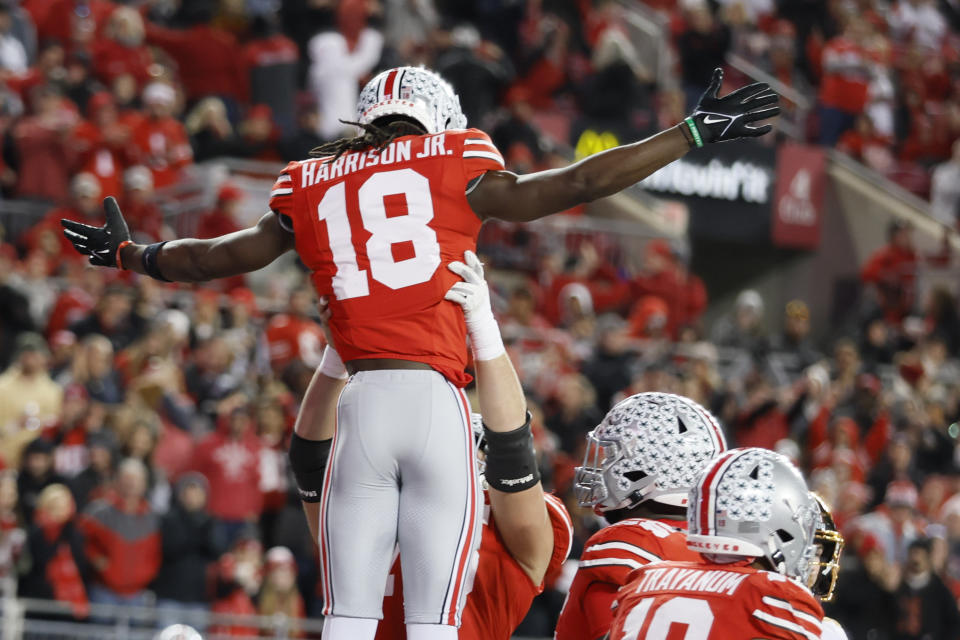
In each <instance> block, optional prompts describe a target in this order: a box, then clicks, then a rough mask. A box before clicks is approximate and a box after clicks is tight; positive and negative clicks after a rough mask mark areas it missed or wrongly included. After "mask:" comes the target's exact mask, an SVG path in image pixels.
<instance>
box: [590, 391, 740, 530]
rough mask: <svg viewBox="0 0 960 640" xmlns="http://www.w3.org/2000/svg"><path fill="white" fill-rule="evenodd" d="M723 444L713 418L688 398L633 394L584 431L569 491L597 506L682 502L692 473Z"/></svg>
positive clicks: (721, 449)
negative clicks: (578, 463)
mask: <svg viewBox="0 0 960 640" xmlns="http://www.w3.org/2000/svg"><path fill="white" fill-rule="evenodd" d="M726 448H727V444H726V442H725V441H724V439H723V432H722V431H721V430H720V425H719V423H718V422H717V419H716V418H714V417H713V416H712V415H710V412H709V411H707V410H706V409H704V408H703V407H701V406H700V405H699V404H697V403H696V402H694V401H693V400H690V399H689V398H684V397H681V396H676V395H673V394H669V393H638V394H636V395H633V396H630V397H629V398H627V399H625V400H623V401H621V402H619V403H617V405H616V406H615V407H613V408H612V409H610V411H609V413H607V415H606V416H605V417H604V419H603V422H601V423H600V424H599V425H598V426H597V428H595V429H594V430H593V431H591V432H590V433H589V434H587V451H586V453H585V454H584V458H583V466H582V467H577V470H576V476H575V477H574V490H575V491H576V494H577V499H578V501H579V502H580V505H581V506H584V507H596V508H597V510H599V511H610V510H612V509H632V508H633V507H636V506H637V505H639V504H641V503H643V502H646V501H648V500H655V501H657V502H660V503H663V504H668V505H673V506H678V507H682V506H685V505H686V504H687V499H688V497H689V492H690V488H691V487H692V486H693V484H694V482H695V481H696V479H697V474H698V473H699V472H700V470H701V469H703V468H704V467H705V466H706V465H707V464H708V463H709V462H710V461H711V460H712V459H713V458H714V457H716V456H717V455H718V454H720V453H721V452H723V451H725V450H726Z"/></svg>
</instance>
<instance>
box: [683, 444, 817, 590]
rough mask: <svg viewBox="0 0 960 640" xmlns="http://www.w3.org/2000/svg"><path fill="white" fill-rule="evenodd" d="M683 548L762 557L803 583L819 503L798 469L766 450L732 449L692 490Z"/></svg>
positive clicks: (809, 562)
mask: <svg viewBox="0 0 960 640" xmlns="http://www.w3.org/2000/svg"><path fill="white" fill-rule="evenodd" d="M687 522H688V524H689V533H688V534H687V546H688V547H689V548H690V549H692V550H694V551H699V552H700V553H704V554H707V555H712V556H723V557H729V556H749V557H754V558H766V559H767V561H768V562H769V563H770V565H771V567H772V568H773V569H774V570H776V571H777V572H778V573H781V574H783V575H785V576H788V577H790V578H794V579H796V580H799V581H800V582H802V583H804V584H806V583H807V580H808V579H809V575H810V572H811V570H813V569H814V561H815V559H816V546H815V544H814V533H815V532H816V530H817V527H818V526H819V524H820V507H819V506H818V505H817V500H816V498H814V496H813V494H812V493H810V491H809V490H808V489H807V483H806V482H805V481H804V479H803V476H801V475H800V471H799V470H797V468H796V467H795V466H793V464H792V463H791V462H790V461H789V460H787V458H785V457H784V456H782V455H780V454H779V453H774V452H773V451H770V450H769V449H759V448H747V449H733V450H731V451H728V452H727V453H725V454H723V455H721V456H720V457H719V458H717V459H716V460H714V461H713V463H712V464H710V465H709V466H708V467H707V468H706V469H704V470H703V472H702V473H701V475H700V478H699V479H698V481H697V483H696V485H695V486H694V487H693V489H691V490H690V503H689V504H688V505H687Z"/></svg>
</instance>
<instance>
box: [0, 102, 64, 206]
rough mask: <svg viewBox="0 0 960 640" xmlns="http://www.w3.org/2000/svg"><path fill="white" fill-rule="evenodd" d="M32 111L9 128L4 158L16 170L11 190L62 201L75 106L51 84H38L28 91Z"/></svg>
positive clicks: (24, 194)
mask: <svg viewBox="0 0 960 640" xmlns="http://www.w3.org/2000/svg"><path fill="white" fill-rule="evenodd" d="M30 102H31V106H32V111H33V114H34V115H30V116H27V117H25V118H23V119H21V120H19V121H18V122H17V123H16V124H15V125H14V126H13V128H12V129H11V130H10V133H9V135H10V144H9V145H7V149H5V152H4V159H5V162H6V163H7V165H8V166H9V168H10V169H11V170H12V171H13V172H14V173H15V174H16V180H17V182H16V186H15V188H14V192H15V193H16V195H17V197H20V198H35V199H39V200H45V201H48V202H62V201H63V200H65V199H66V196H67V185H68V183H69V179H70V178H69V167H70V161H69V159H70V152H71V150H70V147H69V141H70V133H71V132H72V131H73V127H74V126H75V125H76V123H77V112H76V108H75V107H74V106H73V105H72V104H71V103H70V102H69V101H67V100H65V99H64V98H63V95H62V93H61V92H60V90H59V89H57V88H56V87H55V86H54V85H49V84H45V85H40V86H38V87H36V88H35V89H34V90H33V91H31V94H30Z"/></svg>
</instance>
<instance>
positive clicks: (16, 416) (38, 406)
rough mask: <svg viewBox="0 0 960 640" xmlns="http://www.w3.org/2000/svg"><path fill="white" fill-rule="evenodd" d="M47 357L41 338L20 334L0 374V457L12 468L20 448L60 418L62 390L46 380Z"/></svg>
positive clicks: (47, 352)
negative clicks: (4, 369) (5, 366)
mask: <svg viewBox="0 0 960 640" xmlns="http://www.w3.org/2000/svg"><path fill="white" fill-rule="evenodd" d="M49 357H50V351H49V349H48V348H47V342H46V340H44V339H43V337H42V336H40V335H39V334H36V333H21V334H20V335H19V336H17V339H16V343H15V345H14V360H13V364H11V365H10V366H9V367H8V368H7V370H6V371H4V372H3V374H0V398H3V402H0V434H2V435H0V457H2V459H3V461H4V462H5V463H6V464H7V465H11V466H16V465H17V462H18V461H19V459H20V449H21V448H22V447H23V445H25V444H26V443H27V442H29V441H31V440H33V439H34V438H36V437H37V436H38V435H39V433H40V432H39V431H38V430H37V429H40V428H43V427H46V426H48V425H50V424H53V423H55V422H56V421H57V417H58V416H59V415H60V409H61V407H62V405H63V389H62V388H61V387H60V386H59V385H58V384H56V383H55V382H54V381H53V380H51V379H50V374H49V373H48V372H47V363H48V362H49Z"/></svg>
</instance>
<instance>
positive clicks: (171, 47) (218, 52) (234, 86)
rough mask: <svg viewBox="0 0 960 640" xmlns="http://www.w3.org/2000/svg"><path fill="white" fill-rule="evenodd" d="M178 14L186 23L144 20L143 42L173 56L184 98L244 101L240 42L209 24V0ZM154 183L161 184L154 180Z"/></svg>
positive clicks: (246, 92)
mask: <svg viewBox="0 0 960 640" xmlns="http://www.w3.org/2000/svg"><path fill="white" fill-rule="evenodd" d="M192 4H193V6H191V7H190V10H189V11H184V12H183V13H182V15H183V16H184V18H186V19H187V20H188V24H186V25H185V28H182V29H168V28H165V27H161V26H158V25H156V24H153V23H149V22H148V23H147V25H146V31H147V43H148V44H151V45H153V46H156V47H160V48H161V49H163V50H164V51H166V52H167V54H169V55H170V57H171V58H173V60H174V62H175V63H176V65H177V70H178V72H179V76H180V81H181V82H182V83H183V89H184V92H185V93H186V97H187V100H189V101H190V102H194V101H196V100H199V99H200V98H203V97H206V96H217V97H220V98H223V99H225V100H229V101H231V103H232V104H240V103H242V102H244V101H245V100H246V99H247V97H248V95H249V91H250V85H249V82H248V79H247V76H246V73H245V71H244V68H243V57H242V54H241V49H240V45H239V44H238V43H237V40H236V38H234V36H233V34H231V33H230V32H228V31H226V30H224V29H221V28H220V27H217V26H215V25H213V24H212V18H213V13H214V6H213V4H214V3H212V2H205V1H203V2H201V1H198V2H194V3H192ZM157 186H158V187H159V186H161V185H160V183H159V182H158V183H157Z"/></svg>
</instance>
